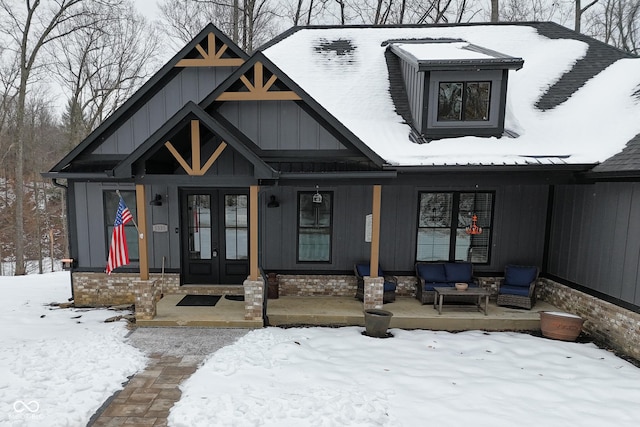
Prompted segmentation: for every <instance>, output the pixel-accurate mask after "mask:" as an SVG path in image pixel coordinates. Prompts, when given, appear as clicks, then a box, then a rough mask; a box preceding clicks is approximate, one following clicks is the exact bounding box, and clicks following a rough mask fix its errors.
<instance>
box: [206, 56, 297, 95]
mask: <svg viewBox="0 0 640 427" xmlns="http://www.w3.org/2000/svg"><path fill="white" fill-rule="evenodd" d="M250 70H251V69H249V70H247V73H248V72H249V71H250ZM252 70H253V83H252V82H251V81H250V80H249V78H247V76H246V73H245V74H243V75H241V76H240V81H241V82H242V83H243V84H244V88H245V89H247V90H246V91H226V92H223V93H221V94H220V95H219V96H218V97H217V98H216V101H299V100H300V99H301V98H300V96H299V95H298V94H297V93H295V92H293V91H291V90H271V89H272V88H273V85H274V83H275V82H276V81H277V80H278V76H276V75H275V74H272V75H271V77H269V79H268V80H267V81H266V82H265V81H264V66H263V64H262V62H259V61H257V62H256V63H255V64H254V65H253V68H252Z"/></svg>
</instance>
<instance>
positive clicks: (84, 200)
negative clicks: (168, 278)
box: [70, 182, 180, 269]
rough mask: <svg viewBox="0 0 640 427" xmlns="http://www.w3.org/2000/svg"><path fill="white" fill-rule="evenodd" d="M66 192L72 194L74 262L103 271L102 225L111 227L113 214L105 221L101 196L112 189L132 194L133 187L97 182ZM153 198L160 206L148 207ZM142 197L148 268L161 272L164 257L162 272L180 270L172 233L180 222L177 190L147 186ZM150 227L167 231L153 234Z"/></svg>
mask: <svg viewBox="0 0 640 427" xmlns="http://www.w3.org/2000/svg"><path fill="white" fill-rule="evenodd" d="M70 188H72V190H73V193H74V194H73V198H72V200H73V203H74V206H73V207H72V209H73V212H74V217H75V222H76V237H75V239H74V240H75V242H74V245H75V248H76V249H75V250H74V254H73V256H74V257H76V258H77V260H78V267H79V268H80V269H82V268H90V269H96V268H97V269H101V268H104V267H105V266H106V263H107V246H108V245H109V243H110V242H109V239H110V238H111V236H107V235H106V229H105V224H107V223H112V222H113V220H114V218H115V214H116V213H115V212H113V214H111V213H108V214H109V215H111V216H109V217H108V218H105V212H104V207H103V200H104V199H103V193H104V192H105V191H113V190H116V189H118V190H120V191H135V187H134V186H133V185H117V184H104V183H99V182H74V183H73V184H72V186H71V187H70ZM154 194H160V195H162V198H163V204H162V206H149V204H148V201H149V200H151V198H152V197H153V195H154ZM146 197H147V200H148V201H147V224H148V225H147V227H148V229H147V235H148V239H149V267H150V268H156V269H160V268H162V258H163V257H164V259H165V268H167V269H168V268H174V269H177V268H180V235H179V234H178V233H177V232H176V230H177V229H178V227H179V218H180V216H179V209H178V208H179V206H178V190H177V188H176V187H167V186H164V185H151V186H149V187H147V188H146ZM136 222H138V219H137V218H136ZM154 224H162V225H166V226H167V231H162V232H154V231H153V225H154ZM130 267H132V268H135V267H137V262H132V263H131V265H130Z"/></svg>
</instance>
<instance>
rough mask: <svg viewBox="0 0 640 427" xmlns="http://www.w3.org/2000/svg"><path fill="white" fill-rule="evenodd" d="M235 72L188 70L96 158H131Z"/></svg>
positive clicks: (121, 129)
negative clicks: (187, 107) (189, 105)
mask: <svg viewBox="0 0 640 427" xmlns="http://www.w3.org/2000/svg"><path fill="white" fill-rule="evenodd" d="M232 71H233V69H231V68H219V67H218V68H216V67H192V68H185V69H183V70H182V71H180V73H178V74H177V75H176V76H175V77H173V79H171V81H169V82H168V83H167V84H166V85H165V86H164V87H163V88H162V89H161V90H160V91H158V93H156V94H155V95H154V96H153V97H151V99H150V100H149V101H147V102H146V103H144V104H143V105H142V106H140V108H139V109H138V110H137V111H136V112H135V113H134V114H133V116H131V117H130V118H129V119H128V120H126V121H125V122H124V123H123V124H122V126H120V127H119V128H118V129H117V130H116V131H115V132H114V133H113V134H112V135H110V136H109V137H107V139H106V140H105V141H104V142H103V143H102V144H100V145H99V146H98V147H97V148H96V150H95V151H94V152H93V154H129V153H131V152H133V151H134V150H135V149H136V148H137V147H138V146H139V145H140V144H142V143H143V142H144V141H145V140H146V139H147V138H148V137H149V136H151V134H152V133H153V132H155V131H156V130H158V129H159V128H160V127H161V126H162V125H163V124H164V123H165V122H166V121H167V120H168V119H169V118H171V116H173V115H174V114H175V113H176V112H177V111H178V110H180V109H181V108H182V107H183V106H184V105H185V104H186V103H187V102H189V101H193V102H196V103H198V102H200V101H201V100H202V99H204V98H205V97H206V96H207V95H208V94H210V93H211V92H212V91H213V90H214V89H215V88H216V86H218V85H219V84H220V83H221V82H222V81H224V80H225V79H226V78H227V77H228V76H229V75H230V74H231V72H232Z"/></svg>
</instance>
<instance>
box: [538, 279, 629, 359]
mask: <svg viewBox="0 0 640 427" xmlns="http://www.w3.org/2000/svg"><path fill="white" fill-rule="evenodd" d="M538 284H539V286H538V289H539V291H538V295H539V296H540V299H542V300H543V301H546V302H548V303H549V304H552V305H554V306H556V307H558V308H559V309H561V310H563V311H566V312H568V313H572V314H576V315H578V316H580V317H582V318H583V319H584V321H585V322H584V325H583V327H582V328H583V330H584V331H585V332H587V333H588V334H589V335H590V336H591V337H592V338H593V339H594V340H595V341H596V342H598V343H599V344H603V345H606V346H608V347H611V348H613V349H615V350H617V351H619V352H621V353H623V354H626V355H628V356H631V357H633V358H634V359H636V360H640V314H639V313H636V312H633V311H631V310H627V309H625V308H622V307H619V306H617V305H615V304H611V303H609V302H607V301H604V300H601V299H599V298H596V297H594V296H591V295H589V294H586V293H584V292H580V291H578V290H575V289H572V288H570V287H568V286H565V285H562V284H560V283H558V282H554V281H553V280H550V279H545V278H542V279H540V280H539V282H538Z"/></svg>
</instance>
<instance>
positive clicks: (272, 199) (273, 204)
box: [267, 194, 280, 208]
mask: <svg viewBox="0 0 640 427" xmlns="http://www.w3.org/2000/svg"><path fill="white" fill-rule="evenodd" d="M267 207H268V208H278V207H280V202H279V201H278V199H277V198H276V196H275V194H272V195H270V196H269V201H268V202H267Z"/></svg>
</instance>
